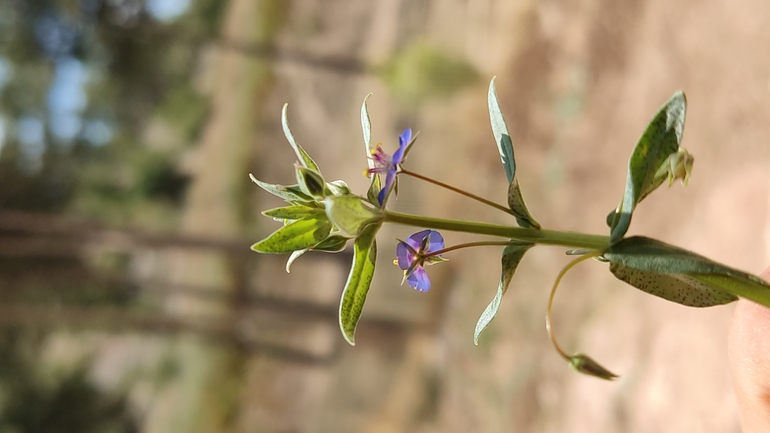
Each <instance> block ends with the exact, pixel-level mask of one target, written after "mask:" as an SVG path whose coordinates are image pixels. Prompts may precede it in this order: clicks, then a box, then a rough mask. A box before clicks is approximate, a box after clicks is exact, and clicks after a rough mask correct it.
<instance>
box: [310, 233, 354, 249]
mask: <svg viewBox="0 0 770 433" xmlns="http://www.w3.org/2000/svg"><path fill="white" fill-rule="evenodd" d="M349 240H350V238H349V237H346V236H340V235H332V236H329V237H328V238H326V239H324V240H323V241H321V243H319V244H318V245H316V246H314V247H313V251H323V252H326V253H338V252H340V251H342V250H344V249H345V245H346V244H347V243H348V241H349Z"/></svg>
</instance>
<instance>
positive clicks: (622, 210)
mask: <svg viewBox="0 0 770 433" xmlns="http://www.w3.org/2000/svg"><path fill="white" fill-rule="evenodd" d="M686 107H687V100H686V98H685V96H684V93H682V92H677V93H675V94H674V95H673V96H672V97H671V98H670V99H669V100H668V101H666V103H665V104H663V106H662V107H661V108H660V110H658V112H657V113H656V114H655V116H654V117H653V118H652V120H651V121H650V123H649V124H648V125H647V128H646V129H645V131H644V133H643V134H642V136H641V137H639V141H638V142H637V143H636V146H635V147H634V150H633V152H632V154H631V158H630V159H629V161H628V175H627V178H626V188H625V191H624V194H623V200H621V202H620V206H618V210H617V215H616V216H615V217H614V218H612V223H611V227H610V228H611V235H610V237H611V240H612V242H615V241H617V240H619V239H621V238H622V237H623V236H624V235H625V234H626V232H627V231H628V226H629V225H630V224H631V215H632V214H633V212H634V209H635V207H636V205H637V204H638V203H639V201H640V200H641V199H642V198H643V194H644V193H645V192H649V191H650V186H651V185H652V184H653V182H655V175H656V173H658V170H659V169H660V168H661V167H662V166H663V165H664V164H665V162H666V160H667V159H668V157H669V155H671V154H672V153H675V152H676V151H677V150H678V149H679V143H680V142H681V141H682V134H683V132H684V120H685V112H686Z"/></svg>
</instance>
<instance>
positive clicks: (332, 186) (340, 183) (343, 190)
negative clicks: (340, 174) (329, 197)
mask: <svg viewBox="0 0 770 433" xmlns="http://www.w3.org/2000/svg"><path fill="white" fill-rule="evenodd" d="M326 187H327V188H328V189H329V192H331V193H332V194H334V195H350V194H352V193H353V192H352V191H351V190H350V187H348V184H347V183H345V181H344V180H333V181H331V182H327V183H326Z"/></svg>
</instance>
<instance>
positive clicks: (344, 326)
mask: <svg viewBox="0 0 770 433" xmlns="http://www.w3.org/2000/svg"><path fill="white" fill-rule="evenodd" d="M379 229H380V226H379V224H372V225H369V226H367V227H366V228H365V229H364V230H363V231H362V232H361V235H360V236H358V238H356V240H355V242H354V243H353V265H352V266H351V267H350V274H348V280H347V282H346V283H345V289H344V290H343V292H342V299H341V300H340V312H339V321H340V330H341V331H342V336H343V337H345V341H347V342H348V343H349V344H350V345H351V346H354V345H355V344H356V343H355V335H356V326H357V325H358V320H359V319H360V318H361V312H362V311H363V308H364V302H366V295H367V293H368V292H369V287H370V286H371V284H372V277H373V276H374V266H375V263H376V261H377V242H376V241H375V239H374V238H375V235H376V234H377V231H378V230H379Z"/></svg>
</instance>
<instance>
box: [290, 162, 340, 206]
mask: <svg viewBox="0 0 770 433" xmlns="http://www.w3.org/2000/svg"><path fill="white" fill-rule="evenodd" d="M294 169H295V173H296V175H297V183H298V184H299V187H300V189H301V190H302V192H303V193H305V194H306V195H309V196H311V197H313V198H314V199H319V200H320V199H323V198H324V197H326V196H327V195H328V194H327V193H331V191H329V190H328V189H327V187H326V181H325V180H324V178H323V176H321V174H320V173H318V172H317V171H314V170H311V169H309V168H305V167H303V166H301V165H297V166H295V167H294Z"/></svg>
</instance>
